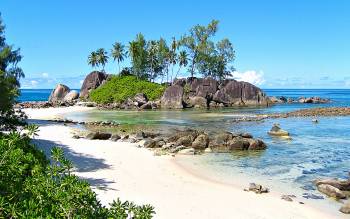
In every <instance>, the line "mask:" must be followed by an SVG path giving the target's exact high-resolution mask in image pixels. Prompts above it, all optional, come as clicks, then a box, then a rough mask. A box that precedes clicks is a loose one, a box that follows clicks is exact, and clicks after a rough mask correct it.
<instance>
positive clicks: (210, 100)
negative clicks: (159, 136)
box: [161, 77, 269, 109]
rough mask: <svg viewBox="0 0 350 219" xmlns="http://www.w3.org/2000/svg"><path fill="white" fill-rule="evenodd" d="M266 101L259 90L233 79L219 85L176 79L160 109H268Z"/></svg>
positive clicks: (209, 81) (200, 80)
mask: <svg viewBox="0 0 350 219" xmlns="http://www.w3.org/2000/svg"><path fill="white" fill-rule="evenodd" d="M268 104H269V99H268V98H267V97H266V95H265V93H264V92H263V91H262V90H261V89H260V88H258V87H256V86H254V85H252V84H250V83H247V82H238V81H236V80H234V79H226V80H224V81H222V82H218V81H216V80H215V79H213V78H211V77H207V78H187V79H179V80H176V81H175V82H174V84H173V85H172V86H170V87H168V88H167V89H166V91H165V92H164V94H163V97H162V99H161V106H162V108H177V109H178V108H186V107H200V108H210V107H221V106H267V105H268Z"/></svg>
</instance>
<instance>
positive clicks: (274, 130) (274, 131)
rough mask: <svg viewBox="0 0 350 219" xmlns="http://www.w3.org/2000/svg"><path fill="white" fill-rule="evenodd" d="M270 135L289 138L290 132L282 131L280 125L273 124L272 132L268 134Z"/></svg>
mask: <svg viewBox="0 0 350 219" xmlns="http://www.w3.org/2000/svg"><path fill="white" fill-rule="evenodd" d="M268 134H269V135H272V136H280V137H283V136H289V132H287V131H285V130H283V129H281V127H280V125H279V124H277V123H275V124H273V126H272V128H271V130H270V131H269V132H268Z"/></svg>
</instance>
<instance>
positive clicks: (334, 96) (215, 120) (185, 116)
mask: <svg viewBox="0 0 350 219" xmlns="http://www.w3.org/2000/svg"><path fill="white" fill-rule="evenodd" d="M266 92H267V94H268V95H273V96H287V97H299V96H306V97H309V96H320V97H323V98H330V99H331V100H332V102H331V103H328V104H299V103H297V104H281V105H275V106H272V107H269V108H235V109H222V110H210V111H208V110H175V111H144V112H140V111H98V110H95V111H91V112H85V113H74V114H70V115H67V117H68V118H70V119H75V120H90V121H93V120H114V121H117V122H119V123H121V124H130V125H144V126H150V127H156V128H158V129H159V130H171V128H175V127H193V128H200V129H204V130H208V131H217V130H228V131H232V132H249V133H252V134H253V135H254V137H257V138H261V139H262V140H263V141H264V142H265V143H266V144H267V145H268V148H267V149H266V150H264V151H260V152H247V151H245V152H233V153H231V154H215V153H213V154H205V155H201V156H188V157H184V156H182V157H179V158H178V159H177V160H178V162H179V163H180V164H181V165H184V166H186V167H188V168H192V169H194V170H195V171H198V172H201V173H202V174H205V175H206V176H207V177H210V178H214V179H216V180H220V181H223V182H235V181H237V176H239V178H240V179H245V180H246V182H247V183H248V182H252V181H254V182H258V183H264V184H265V185H267V186H268V187H270V188H273V189H276V190H278V191H285V192H286V193H293V194H296V195H298V197H301V199H302V201H303V202H304V201H305V202H307V201H309V200H307V199H305V198H302V195H303V193H312V194H315V195H321V194H320V193H318V192H317V191H315V190H314V189H315V187H314V186H313V184H312V181H313V180H315V179H317V178H324V177H335V178H347V177H348V176H349V175H348V173H349V171H350V131H349V130H350V117H349V116H348V117H322V118H319V123H317V124H315V123H312V121H311V118H287V119H269V120H265V121H260V122H240V123H236V122H233V119H234V118H235V117H241V116H253V115H255V114H260V113H272V112H287V111H292V110H296V109H303V108H310V107H328V106H350V90H266ZM273 123H279V124H280V125H281V127H282V128H283V129H285V130H287V131H289V132H290V133H291V137H292V140H283V139H279V138H272V137H270V136H269V135H268V134H267V131H268V130H269V129H270V128H271V126H272V125H273ZM304 199H305V200H304ZM316 202H320V203H321V202H322V203H326V204H327V206H328V205H329V204H330V206H333V207H332V209H333V210H337V208H338V207H339V204H337V203H336V202H335V201H331V200H329V199H325V200H316Z"/></svg>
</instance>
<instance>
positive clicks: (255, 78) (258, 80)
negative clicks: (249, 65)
mask: <svg viewBox="0 0 350 219" xmlns="http://www.w3.org/2000/svg"><path fill="white" fill-rule="evenodd" d="M232 78H234V79H236V80H237V81H245V82H249V83H251V84H254V85H262V84H263V83H264V82H265V79H264V73H263V72H262V71H260V72H256V71H245V72H238V71H235V72H233V73H232Z"/></svg>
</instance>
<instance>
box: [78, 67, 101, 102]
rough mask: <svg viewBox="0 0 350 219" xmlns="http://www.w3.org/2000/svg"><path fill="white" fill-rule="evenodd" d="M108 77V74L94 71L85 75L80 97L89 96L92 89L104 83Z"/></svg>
mask: <svg viewBox="0 0 350 219" xmlns="http://www.w3.org/2000/svg"><path fill="white" fill-rule="evenodd" d="M107 78H108V74H106V73H103V72H99V71H93V72H91V73H90V74H88V75H87V76H86V77H85V80H84V82H83V85H82V86H81V88H80V97H81V98H84V99H86V98H88V97H89V93H90V92H91V90H94V89H96V88H98V87H99V86H100V85H102V84H104V83H105V82H106V80H107Z"/></svg>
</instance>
